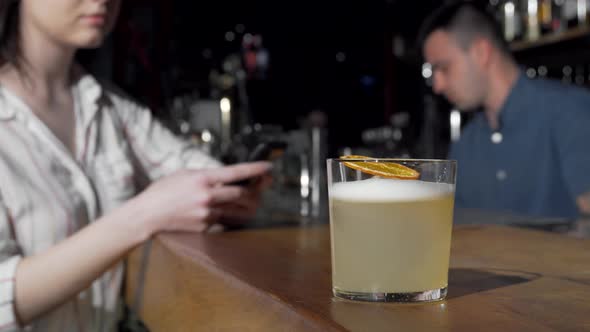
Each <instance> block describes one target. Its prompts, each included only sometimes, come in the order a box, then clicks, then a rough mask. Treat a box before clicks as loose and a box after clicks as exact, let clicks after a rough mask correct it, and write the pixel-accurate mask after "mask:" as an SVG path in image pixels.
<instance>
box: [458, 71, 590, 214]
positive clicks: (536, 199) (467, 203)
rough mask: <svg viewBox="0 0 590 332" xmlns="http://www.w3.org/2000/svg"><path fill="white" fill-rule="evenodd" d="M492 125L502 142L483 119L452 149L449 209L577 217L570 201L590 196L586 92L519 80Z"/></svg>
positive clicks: (589, 98)
mask: <svg viewBox="0 0 590 332" xmlns="http://www.w3.org/2000/svg"><path fill="white" fill-rule="evenodd" d="M499 119H500V124H501V128H500V130H499V133H500V134H501V142H499V143H494V142H493V141H492V138H491V137H492V135H493V134H494V131H493V130H492V129H491V128H490V127H489V125H488V123H487V120H486V118H485V115H484V114H483V112H482V113H479V114H477V115H476V116H475V117H474V118H473V119H472V121H471V122H469V123H468V124H467V125H466V126H465V128H464V131H463V133H462V136H461V139H460V140H459V142H457V143H455V144H453V145H452V146H451V152H450V156H449V158H451V159H456V160H457V161H458V173H457V174H458V177H457V193H456V195H457V196H456V205H457V206H458V207H464V208H479V209H488V210H498V211H510V212H514V213H517V214H522V215H530V216H538V217H562V218H576V217H577V216H578V208H577V206H576V197H578V196H579V195H581V194H583V193H585V192H588V191H590V149H589V148H588V146H589V144H590V92H588V91H586V90H583V89H581V88H576V87H572V86H564V85H563V84H561V83H559V82H555V81H549V80H530V79H528V78H526V77H525V75H523V74H522V73H521V74H520V76H519V78H518V80H517V82H516V83H515V85H514V87H513V88H512V90H511V91H510V94H509V96H508V98H507V99H506V101H505V103H504V105H503V106H502V108H501V110H500V113H499ZM497 138H498V135H497V134H496V139H497Z"/></svg>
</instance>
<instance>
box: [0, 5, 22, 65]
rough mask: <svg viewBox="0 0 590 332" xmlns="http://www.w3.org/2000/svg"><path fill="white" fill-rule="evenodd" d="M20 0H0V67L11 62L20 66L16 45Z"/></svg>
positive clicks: (18, 49)
mask: <svg viewBox="0 0 590 332" xmlns="http://www.w3.org/2000/svg"><path fill="white" fill-rule="evenodd" d="M19 6H20V0H0V67H1V66H4V65H5V64H11V65H13V66H15V67H16V68H21V60H22V59H21V54H20V48H19V45H18V17H19Z"/></svg>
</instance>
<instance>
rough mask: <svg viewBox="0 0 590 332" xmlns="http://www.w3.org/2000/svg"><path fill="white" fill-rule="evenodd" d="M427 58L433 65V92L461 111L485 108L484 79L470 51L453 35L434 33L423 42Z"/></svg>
mask: <svg viewBox="0 0 590 332" xmlns="http://www.w3.org/2000/svg"><path fill="white" fill-rule="evenodd" d="M424 58H425V59H426V61H427V62H428V63H430V64H431V65H432V73H433V83H434V84H433V90H434V92H435V93H437V94H442V95H444V96H445V97H446V98H447V99H448V100H449V102H451V103H452V104H454V105H455V106H456V107H457V108H459V109H460V110H472V109H475V108H477V107H480V106H482V104H483V102H484V96H485V91H486V89H485V80H484V78H485V76H484V75H482V70H481V69H480V67H479V66H478V65H477V62H476V61H474V54H473V52H471V50H470V49H468V50H464V49H462V48H461V46H460V45H459V44H458V42H457V40H456V39H455V38H454V37H453V35H452V34H451V33H449V32H446V31H444V30H441V29H439V30H435V31H434V32H433V33H431V34H430V36H428V38H427V39H426V42H425V43H424Z"/></svg>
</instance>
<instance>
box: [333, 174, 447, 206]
mask: <svg viewBox="0 0 590 332" xmlns="http://www.w3.org/2000/svg"><path fill="white" fill-rule="evenodd" d="M453 191H454V186H453V185H452V184H448V183H435V182H425V181H420V180H398V179H383V178H372V179H368V180H361V181H353V182H339V183H334V184H332V187H331V188H330V197H331V198H335V199H339V200H347V201H363V202H375V201H397V202H401V201H415V200H426V199H432V198H436V197H440V196H444V195H448V194H451V193H452V192H453Z"/></svg>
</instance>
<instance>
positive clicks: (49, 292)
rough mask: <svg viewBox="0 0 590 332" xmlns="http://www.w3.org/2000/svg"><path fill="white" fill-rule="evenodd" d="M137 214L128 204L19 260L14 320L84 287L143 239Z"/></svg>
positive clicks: (51, 305) (50, 306)
mask: <svg viewBox="0 0 590 332" xmlns="http://www.w3.org/2000/svg"><path fill="white" fill-rule="evenodd" d="M136 212H137V213H136ZM139 212H140V210H138V209H137V208H135V204H134V203H133V202H129V203H128V204H126V205H125V206H124V207H122V208H120V209H118V210H116V211H114V212H113V213H112V214H110V215H108V216H105V217H102V218H100V219H99V220H97V221H96V222H94V223H92V224H90V225H88V226H86V227H85V228H83V229H81V230H80V231H78V232H77V233H76V234H74V235H72V236H71V237H69V238H68V239H66V240H64V241H62V242H61V243H59V244H57V245H55V246H54V247H52V248H50V249H48V250H46V251H44V252H42V253H39V254H37V255H33V256H29V257H25V258H24V259H22V260H21V262H20V263H19V265H18V267H17V272H16V280H15V283H16V291H15V310H16V315H17V317H18V319H19V323H21V324H23V325H26V324H28V323H29V322H31V321H32V320H34V319H35V318H37V317H39V316H40V315H42V314H43V313H45V312H47V311H49V310H51V309H53V308H55V307H56V306H58V305H59V304H61V303H63V302H65V301H67V300H68V299H70V298H72V297H73V296H74V295H76V294H77V293H79V292H80V291H82V290H84V289H86V288H87V287H88V286H89V285H90V284H91V283H92V281H94V280H95V279H97V278H98V277H99V276H100V275H101V274H102V273H104V272H105V271H106V270H108V269H109V268H110V267H111V266H112V265H114V264H115V263H117V262H118V261H119V260H120V259H121V258H122V257H123V256H124V255H125V254H126V253H127V252H128V251H129V250H130V249H132V248H133V247H135V246H137V245H139V244H141V243H142V242H143V241H145V240H146V239H147V238H149V236H150V232H149V231H147V230H146V229H145V225H146V224H145V223H142V222H141V216H139Z"/></svg>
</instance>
